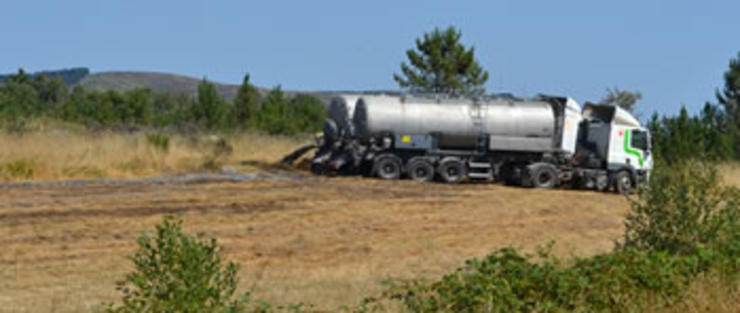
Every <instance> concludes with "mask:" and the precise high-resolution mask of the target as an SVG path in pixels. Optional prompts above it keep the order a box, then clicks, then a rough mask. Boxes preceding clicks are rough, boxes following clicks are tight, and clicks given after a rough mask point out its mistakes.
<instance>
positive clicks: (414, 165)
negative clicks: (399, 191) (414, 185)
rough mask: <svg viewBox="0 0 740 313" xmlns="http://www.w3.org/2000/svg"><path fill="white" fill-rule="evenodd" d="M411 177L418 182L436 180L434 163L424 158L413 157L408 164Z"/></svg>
mask: <svg viewBox="0 0 740 313" xmlns="http://www.w3.org/2000/svg"><path fill="white" fill-rule="evenodd" d="M406 171H407V173H408V175H409V177H410V178H411V179H413V180H415V181H418V182H430V181H432V180H434V165H433V164H432V162H430V161H429V160H427V159H424V158H413V159H411V160H409V163H408V164H407V165H406Z"/></svg>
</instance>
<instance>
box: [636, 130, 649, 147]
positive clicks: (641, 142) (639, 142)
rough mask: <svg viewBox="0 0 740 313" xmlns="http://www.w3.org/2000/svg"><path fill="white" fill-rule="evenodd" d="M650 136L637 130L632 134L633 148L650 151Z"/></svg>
mask: <svg viewBox="0 0 740 313" xmlns="http://www.w3.org/2000/svg"><path fill="white" fill-rule="evenodd" d="M648 146H649V145H648V134H647V132H645V131H640V130H635V131H633V132H632V147H633V148H636V149H640V150H642V151H647V150H648Z"/></svg>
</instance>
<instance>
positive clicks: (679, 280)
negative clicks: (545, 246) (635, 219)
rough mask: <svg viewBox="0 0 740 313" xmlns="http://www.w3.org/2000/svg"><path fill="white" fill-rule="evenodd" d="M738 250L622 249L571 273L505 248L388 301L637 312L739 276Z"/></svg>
mask: <svg viewBox="0 0 740 313" xmlns="http://www.w3.org/2000/svg"><path fill="white" fill-rule="evenodd" d="M738 257H740V249H737V247H735V248H734V249H730V250H723V251H718V250H713V249H708V250H698V251H697V254H694V255H677V254H670V253H666V252H645V251H639V250H635V249H626V250H621V251H617V252H614V253H609V254H604V255H599V256H595V257H591V258H583V259H576V260H575V261H574V262H573V264H571V265H570V266H565V265H563V264H561V262H560V261H559V260H558V259H557V258H555V257H553V256H551V255H549V254H545V255H540V256H538V257H533V256H531V255H526V254H520V253H519V252H517V251H516V250H514V249H511V248H507V249H503V250H501V251H498V252H496V253H493V254H491V255H488V256H487V257H485V258H483V259H482V260H472V261H468V262H467V263H466V265H465V267H463V268H461V269H459V270H457V271H455V272H453V273H451V274H448V275H446V276H444V277H443V278H442V279H441V280H439V281H437V282H434V283H431V284H426V283H423V282H419V281H411V282H407V283H404V284H403V285H400V286H396V287H394V288H392V289H391V290H390V291H389V292H388V293H387V294H386V297H389V298H390V299H394V300H400V301H401V303H402V305H403V307H405V308H406V309H407V310H408V311H411V312H574V311H575V312H603V311H616V312H624V311H634V310H648V309H654V308H659V307H665V306H669V305H673V304H676V303H679V302H680V301H681V300H682V299H683V296H684V295H685V292H686V291H687V290H688V287H689V286H690V284H691V282H692V281H693V279H694V278H696V277H698V275H702V274H705V273H710V272H719V273H721V275H720V276H723V277H730V276H731V275H733V273H735V272H736V271H737V269H738V261H737V259H738Z"/></svg>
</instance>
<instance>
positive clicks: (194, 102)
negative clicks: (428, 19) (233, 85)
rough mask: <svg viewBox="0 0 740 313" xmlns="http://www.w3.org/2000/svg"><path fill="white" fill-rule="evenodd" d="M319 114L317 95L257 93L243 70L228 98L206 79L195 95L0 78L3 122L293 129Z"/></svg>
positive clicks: (317, 124)
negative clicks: (233, 94)
mask: <svg viewBox="0 0 740 313" xmlns="http://www.w3.org/2000/svg"><path fill="white" fill-rule="evenodd" d="M325 114H326V113H325V108H324V105H323V103H322V102H321V100H319V99H318V98H316V97H313V96H310V95H296V96H293V97H288V96H287V95H286V94H285V93H284V92H283V91H282V89H281V88H280V87H279V86H278V87H275V88H274V89H272V90H271V91H270V92H269V93H268V94H267V95H266V96H264V97H263V96H262V94H261V93H260V92H259V90H258V89H257V88H256V87H255V86H254V85H252V84H251V82H250V78H249V75H247V76H246V77H245V79H244V82H243V84H242V85H241V87H240V88H239V92H238V94H237V97H236V99H235V100H234V101H233V102H227V101H226V100H224V98H223V97H222V96H221V95H220V94H219V92H218V90H217V88H216V86H215V85H214V84H213V83H211V82H209V81H208V80H206V79H204V80H203V81H201V83H200V84H199V85H198V93H197V96H195V97H191V96H188V95H185V94H172V93H156V92H153V91H152V90H150V89H141V88H139V89H134V90H131V91H125V92H119V91H115V90H109V91H92V90H86V89H85V88H84V87H82V86H80V85H77V86H73V87H72V88H70V87H69V86H68V85H67V84H66V83H65V82H64V81H63V78H62V77H60V76H47V75H43V74H39V75H33V76H31V75H28V74H26V73H25V72H24V71H23V70H19V72H18V73H17V74H14V75H9V76H8V77H6V79H5V81H4V82H3V83H2V84H0V122H3V123H12V122H18V121H23V120H27V119H32V118H52V119H59V120H64V121H69V122H75V123H81V124H84V125H88V126H102V127H113V126H142V127H170V126H176V127H177V126H188V125H195V126H198V127H201V128H204V129H207V130H211V131H214V130H236V129H240V130H247V129H253V130H262V131H266V132H268V133H270V134H280V135H295V134H299V133H310V132H316V131H319V130H320V129H321V125H322V123H323V120H324V116H325Z"/></svg>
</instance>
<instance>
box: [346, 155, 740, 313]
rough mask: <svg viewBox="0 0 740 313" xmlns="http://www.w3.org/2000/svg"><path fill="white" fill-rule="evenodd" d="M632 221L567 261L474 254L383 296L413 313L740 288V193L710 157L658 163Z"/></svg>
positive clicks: (589, 307) (676, 297)
mask: <svg viewBox="0 0 740 313" xmlns="http://www.w3.org/2000/svg"><path fill="white" fill-rule="evenodd" d="M638 196H639V197H638V198H637V199H631V200H630V201H631V206H632V212H631V213H630V214H629V215H628V217H627V221H626V232H625V238H624V241H623V243H622V244H619V245H617V247H616V249H615V250H614V252H612V253H608V254H603V255H597V256H593V257H590V258H576V259H575V260H572V261H569V262H568V264H563V263H561V261H560V260H558V259H557V258H555V257H554V256H552V255H551V254H550V253H549V252H548V251H545V252H541V253H540V254H539V255H537V256H531V255H526V254H521V253H519V252H518V251H516V250H515V249H511V248H508V249H503V250H501V251H498V252H495V253H493V254H491V255H488V256H487V257H485V258H483V259H482V260H477V259H475V260H472V261H468V262H466V265H465V266H464V267H463V268H461V269H458V270H457V271H455V272H453V273H450V274H448V275H446V276H444V277H443V278H442V279H440V280H439V281H436V282H432V283H427V282H422V281H410V282H406V283H404V284H402V285H400V286H396V287H393V288H392V289H390V290H389V291H388V292H387V293H386V294H385V296H384V297H383V298H381V301H378V300H373V299H368V300H367V301H366V302H365V303H364V304H363V306H362V307H361V308H360V310H370V309H373V308H374V307H373V305H376V306H380V304H381V303H382V299H388V298H390V299H392V300H399V301H401V305H402V306H403V307H404V308H405V309H406V310H408V311H411V312H573V311H576V312H603V311H609V312H613V311H616V312H624V311H635V310H646V311H651V310H654V309H656V308H660V307H665V306H671V305H675V304H678V303H681V301H683V299H684V296H685V295H686V292H687V290H688V288H689V286H690V285H691V284H692V282H694V281H696V279H697V278H698V277H704V276H712V277H721V278H722V283H724V284H726V285H725V286H723V287H727V288H728V289H732V288H734V287H735V286H736V285H735V283H736V282H737V278H738V269H740V226H738V225H740V222H739V214H738V209H739V207H738V205H739V204H740V200H739V199H740V193H739V192H738V191H737V190H736V189H734V188H731V187H726V186H724V185H723V184H722V182H721V180H720V179H719V177H718V175H717V172H716V170H715V169H714V168H713V167H712V166H711V165H707V164H701V163H685V164H683V165H682V166H677V167H675V168H674V169H671V170H670V171H669V170H668V169H663V171H656V175H655V176H654V177H653V179H652V181H651V182H650V183H649V185H648V186H646V187H645V188H643V189H641V190H640V191H639V193H638Z"/></svg>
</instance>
